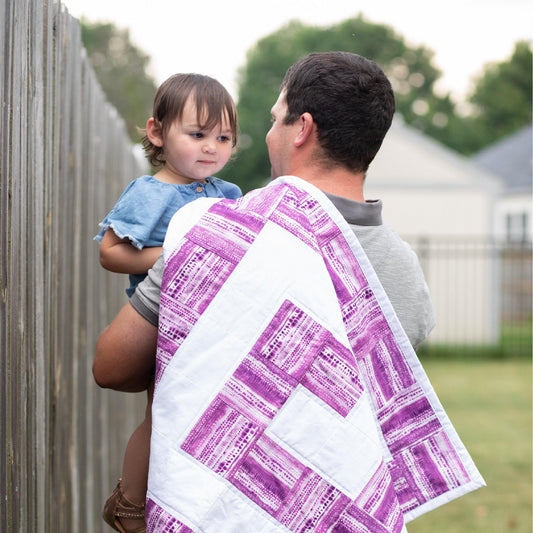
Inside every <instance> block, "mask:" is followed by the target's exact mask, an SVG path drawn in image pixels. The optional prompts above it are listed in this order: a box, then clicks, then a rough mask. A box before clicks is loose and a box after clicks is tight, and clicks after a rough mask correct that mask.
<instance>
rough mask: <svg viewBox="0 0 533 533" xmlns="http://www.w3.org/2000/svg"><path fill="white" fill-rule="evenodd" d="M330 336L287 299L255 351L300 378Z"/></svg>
mask: <svg viewBox="0 0 533 533" xmlns="http://www.w3.org/2000/svg"><path fill="white" fill-rule="evenodd" d="M330 336H331V334H330V333H329V332H328V331H327V330H326V329H325V328H324V327H323V326H321V325H320V324H318V323H317V322H315V320H313V319H312V318H311V317H310V316H309V315H307V314H306V313H305V312H304V311H303V310H302V309H300V308H299V307H297V306H296V305H295V304H294V303H292V302H291V301H289V300H285V301H284V302H283V304H282V305H281V307H280V309H279V310H278V311H277V313H276V314H275V315H274V318H273V319H272V321H271V322H270V324H269V325H268V326H267V328H266V329H265V331H264V332H263V333H262V335H261V336H260V337H259V339H258V340H257V342H256V343H255V345H254V347H253V348H252V354H254V355H256V356H257V357H264V358H265V359H267V360H269V361H271V362H272V363H273V364H275V365H276V366H277V367H278V368H280V369H281V370H283V371H284V372H286V373H287V374H288V375H290V376H292V377H293V378H294V379H295V380H297V381H300V380H301V379H302V376H303V375H304V374H305V373H306V372H307V369H308V367H309V366H310V365H311V363H312V362H313V361H314V359H315V357H317V355H318V354H319V353H320V352H321V350H322V348H323V346H324V344H325V343H326V342H327V340H328V339H329V338H330Z"/></svg>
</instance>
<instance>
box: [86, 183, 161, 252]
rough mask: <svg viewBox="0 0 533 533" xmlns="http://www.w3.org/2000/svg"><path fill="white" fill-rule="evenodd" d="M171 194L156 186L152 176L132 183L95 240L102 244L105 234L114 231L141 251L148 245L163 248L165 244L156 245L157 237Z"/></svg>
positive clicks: (107, 217)
mask: <svg viewBox="0 0 533 533" xmlns="http://www.w3.org/2000/svg"><path fill="white" fill-rule="evenodd" d="M168 193H169V190H166V193H165V192H164V191H163V189H162V188H161V187H158V186H157V184H154V180H153V178H151V176H143V177H141V178H138V179H136V180H134V181H132V182H131V183H130V184H129V185H128V186H127V187H126V190H125V191H124V192H123V193H122V195H121V196H120V198H119V199H118V201H117V203H116V204H115V207H113V209H112V210H111V211H110V212H109V214H108V215H107V216H106V217H105V218H104V220H103V221H102V222H100V228H101V229H100V232H99V233H98V235H96V237H95V240H97V241H99V242H101V241H102V238H103V236H104V233H105V232H106V231H107V230H108V229H109V228H111V229H112V230H113V231H114V232H115V234H116V235H117V236H118V237H120V238H121V239H125V238H126V239H129V240H130V241H131V243H132V244H133V245H134V246H135V247H136V248H138V249H139V250H141V249H142V248H143V247H144V246H158V245H159V246H160V245H161V244H162V242H161V243H156V242H154V239H153V234H154V229H156V228H157V226H158V225H159V224H160V222H161V218H162V217H163V216H164V215H165V212H166V210H167V205H168ZM165 229H166V228H165ZM163 236H164V231H163Z"/></svg>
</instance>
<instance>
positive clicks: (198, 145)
mask: <svg viewBox="0 0 533 533" xmlns="http://www.w3.org/2000/svg"><path fill="white" fill-rule="evenodd" d="M232 141H233V134H232V131H231V126H230V123H229V121H228V120H226V119H223V120H222V122H220V123H218V124H216V125H215V126H214V127H213V128H211V129H209V130H208V129H206V128H202V127H201V126H200V125H199V124H198V116H197V111H196V103H195V102H194V100H193V99H191V98H189V99H188V100H187V102H186V104H185V106H184V108H183V113H182V116H181V119H180V120H175V121H174V122H173V123H172V124H171V126H170V127H169V128H168V131H167V132H166V133H165V136H164V143H163V150H164V153H165V159H166V163H165V169H166V170H167V171H170V172H171V173H172V174H173V175H175V178H176V180H175V183H191V182H194V181H203V180H205V178H207V177H209V176H213V175H215V174H216V173H217V172H218V171H219V170H221V169H222V168H223V167H224V165H225V164H226V163H227V162H228V160H229V158H230V157H231V152H232V148H233V142H232Z"/></svg>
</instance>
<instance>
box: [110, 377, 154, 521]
mask: <svg viewBox="0 0 533 533" xmlns="http://www.w3.org/2000/svg"><path fill="white" fill-rule="evenodd" d="M153 392H154V384H153V381H152V383H151V384H150V386H149V388H148V402H147V406H146V414H145V418H144V420H143V421H142V423H141V424H140V425H139V426H138V427H137V429H136V430H135V431H134V432H133V433H132V435H131V437H130V440H129V441H128V445H127V446H126V452H125V454H124V462H123V465H122V481H121V484H120V485H121V488H122V493H123V494H124V496H125V497H126V499H127V500H129V501H130V502H132V503H134V504H136V505H144V502H145V499H146V490H147V484H148V463H149V458H150V436H151V432H152V399H153ZM118 520H119V521H120V523H121V524H122V526H123V527H124V529H125V531H137V530H138V529H139V528H141V527H142V526H143V525H144V523H145V521H144V519H139V518H124V517H120V518H118Z"/></svg>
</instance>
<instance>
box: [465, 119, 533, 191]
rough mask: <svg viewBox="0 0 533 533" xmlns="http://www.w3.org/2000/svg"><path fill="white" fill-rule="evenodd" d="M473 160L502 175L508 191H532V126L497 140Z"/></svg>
mask: <svg viewBox="0 0 533 533" xmlns="http://www.w3.org/2000/svg"><path fill="white" fill-rule="evenodd" d="M473 160H474V161H475V162H476V163H477V164H479V165H480V166H482V167H483V168H485V169H488V170H490V171H491V172H493V173H494V174H496V175H497V176H499V177H501V178H502V179H503V181H504V183H505V186H506V192H528V191H529V192H531V182H532V127H531V126H526V127H524V128H522V129H521V130H518V131H517V132H515V133H512V134H511V135H509V136H507V137H504V138H503V139H501V140H500V141H496V142H495V143H493V144H491V145H490V146H488V147H487V148H484V149H483V150H481V151H480V152H478V153H477V154H476V155H474V157H473Z"/></svg>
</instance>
